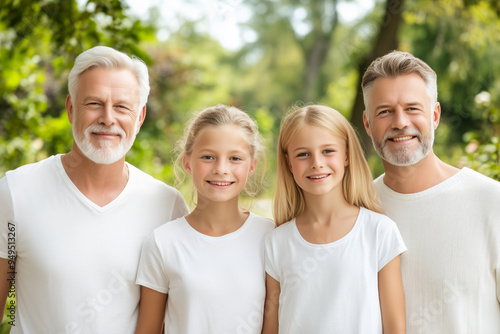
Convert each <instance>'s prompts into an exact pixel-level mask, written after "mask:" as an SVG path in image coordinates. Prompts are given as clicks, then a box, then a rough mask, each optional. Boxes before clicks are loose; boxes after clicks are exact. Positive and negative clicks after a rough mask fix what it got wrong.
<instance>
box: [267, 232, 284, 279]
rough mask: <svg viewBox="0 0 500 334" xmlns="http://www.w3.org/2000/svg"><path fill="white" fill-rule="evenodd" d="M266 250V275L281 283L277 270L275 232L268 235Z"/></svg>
mask: <svg viewBox="0 0 500 334" xmlns="http://www.w3.org/2000/svg"><path fill="white" fill-rule="evenodd" d="M265 244H266V249H265V254H266V257H265V270H266V273H267V274H268V275H269V276H271V277H272V278H274V279H275V280H276V281H278V282H280V277H279V274H278V272H279V271H278V270H277V263H276V256H275V254H274V249H273V232H271V233H268V234H267V236H266V241H265Z"/></svg>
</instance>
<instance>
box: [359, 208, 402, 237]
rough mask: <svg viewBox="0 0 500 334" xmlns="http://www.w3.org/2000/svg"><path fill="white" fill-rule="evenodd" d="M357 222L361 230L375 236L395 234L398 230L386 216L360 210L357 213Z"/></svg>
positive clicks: (364, 209) (363, 209)
mask: <svg viewBox="0 0 500 334" xmlns="http://www.w3.org/2000/svg"><path fill="white" fill-rule="evenodd" d="M358 220H359V222H360V223H361V224H359V225H360V227H361V229H362V230H365V231H367V232H373V233H375V234H377V235H386V234H394V233H395V234H397V235H399V229H398V227H397V224H396V223H395V222H394V221H393V220H392V219H391V218H389V217H388V216H386V215H384V214H382V213H378V212H375V211H371V210H368V209H366V208H363V207H362V208H361V209H360V212H359V218H358Z"/></svg>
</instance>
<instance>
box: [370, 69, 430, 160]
mask: <svg viewBox="0 0 500 334" xmlns="http://www.w3.org/2000/svg"><path fill="white" fill-rule="evenodd" d="M368 105H369V109H367V110H366V111H365V115H363V120H364V124H365V129H366V131H367V132H368V134H369V135H370V137H371V138H372V141H373V146H374V148H375V150H376V151H377V153H378V154H379V156H380V157H381V158H382V159H383V160H384V161H386V162H388V163H389V164H391V165H394V166H411V165H414V164H416V163H418V162H419V161H421V160H422V159H424V158H425V157H426V156H427V155H428V154H429V152H431V151H432V145H433V142H434V130H435V129H436V128H437V126H438V124H439V117H440V106H439V103H436V104H435V106H433V110H431V108H430V106H431V102H430V98H429V96H428V94H427V91H426V86H425V81H424V80H423V79H422V78H421V77H420V76H419V75H417V74H408V75H402V76H398V77H395V78H378V79H376V80H375V81H374V82H373V86H372V88H371V93H370V98H369V103H368ZM366 113H367V114H368V115H367V114H366Z"/></svg>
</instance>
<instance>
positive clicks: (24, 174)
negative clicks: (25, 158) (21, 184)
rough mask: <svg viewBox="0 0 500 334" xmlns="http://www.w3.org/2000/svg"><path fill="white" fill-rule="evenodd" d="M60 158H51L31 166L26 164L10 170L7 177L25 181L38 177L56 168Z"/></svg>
mask: <svg viewBox="0 0 500 334" xmlns="http://www.w3.org/2000/svg"><path fill="white" fill-rule="evenodd" d="M58 158H59V157H58V156H55V155H53V156H51V157H48V158H46V159H43V160H40V161H38V162H33V163H30V164H26V165H23V166H20V167H17V168H16V169H13V170H10V171H8V172H7V173H5V175H6V176H7V177H8V178H20V179H25V178H29V177H31V176H33V177H38V176H39V174H40V173H44V172H46V171H47V170H48V169H52V168H53V167H54V166H55V163H56V161H57V159H58Z"/></svg>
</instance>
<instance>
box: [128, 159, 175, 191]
mask: <svg viewBox="0 0 500 334" xmlns="http://www.w3.org/2000/svg"><path fill="white" fill-rule="evenodd" d="M127 166H128V168H129V170H130V173H131V175H133V177H134V179H135V180H136V182H134V184H135V186H136V187H137V188H138V190H140V189H144V190H145V191H147V192H149V193H151V192H152V191H153V189H155V190H156V191H160V192H164V193H166V194H169V195H172V196H174V195H177V194H179V195H180V192H179V191H178V190H177V189H175V188H174V187H172V186H169V185H168V184H166V183H165V182H163V181H161V180H159V179H157V178H155V177H153V176H152V175H150V174H148V173H146V172H144V171H142V170H140V169H139V168H137V167H135V166H134V165H131V164H129V163H127Z"/></svg>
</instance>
